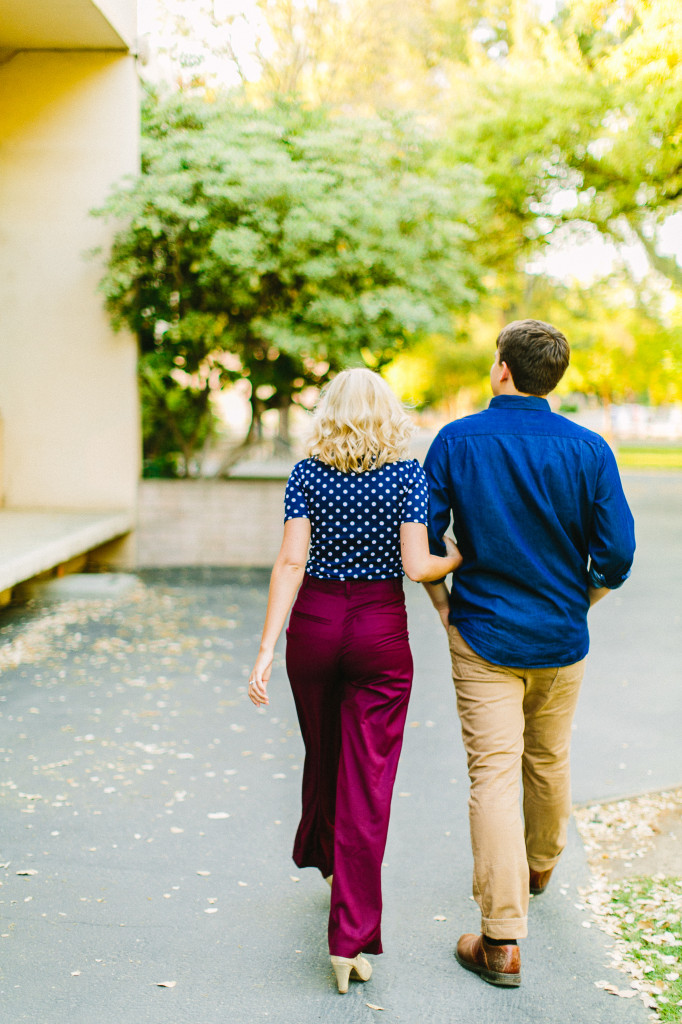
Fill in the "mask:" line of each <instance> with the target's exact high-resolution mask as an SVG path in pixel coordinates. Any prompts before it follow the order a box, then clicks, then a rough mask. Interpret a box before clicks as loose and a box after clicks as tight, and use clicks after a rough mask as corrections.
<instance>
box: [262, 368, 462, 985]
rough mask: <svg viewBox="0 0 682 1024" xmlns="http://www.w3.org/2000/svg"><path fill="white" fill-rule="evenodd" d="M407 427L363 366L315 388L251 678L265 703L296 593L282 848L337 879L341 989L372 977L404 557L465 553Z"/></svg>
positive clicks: (401, 678) (407, 671) (334, 915)
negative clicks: (298, 765) (433, 512)
mask: <svg viewBox="0 0 682 1024" xmlns="http://www.w3.org/2000/svg"><path fill="white" fill-rule="evenodd" d="M412 430H413V427H412V424H411V423H410V420H409V419H408V417H407V416H406V414H405V412H404V410H403V409H402V407H401V405H400V403H399V402H398V400H397V398H396V397H395V395H394V394H393V392H392V391H391V389H390V388H389V387H388V385H387V384H386V382H385V381H384V380H382V378H381V377H379V375H378V374H376V373H373V372H372V371H370V370H366V369H354V370H345V371H344V372H343V373H340V374H339V375H338V376H337V377H335V378H334V380H333V381H332V382H331V384H329V385H328V387H327V388H326V389H325V392H324V393H323V396H322V399H321V401H320V404H319V405H318V407H317V410H316V413H315V416H314V418H313V426H312V431H311V436H310V441H309V444H308V452H309V458H307V459H304V460H303V461H302V462H299V463H297V464H296V466H295V467H294V469H293V471H292V473H291V476H290V477H289V481H288V483H287V488H286V494H285V499H284V504H285V525H284V539H283V541H282V547H281V550H280V552H279V555H278V556H277V560H276V562H275V565H274V568H273V571H272V579H271V582H270V593H269V596H268V606H267V612H266V616H265V626H264V627H263V637H262V640H261V645H260V650H259V652H258V657H257V658H256V663H255V665H254V668H253V671H252V673H251V676H250V679H249V696H250V698H251V700H252V701H253V703H254V704H255V705H256V706H258V705H261V704H268V703H269V700H268V694H267V686H268V682H269V679H270V672H271V669H272V659H273V655H274V649H275V643H276V642H277V638H278V636H279V634H280V631H281V629H282V626H283V624H284V621H285V619H286V616H287V613H288V611H289V608H290V607H291V603H292V601H293V600H294V597H295V596H296V593H297V591H298V597H297V598H296V603H295V605H294V608H293V610H292V612H291V617H290V621H289V628H288V630H287V648H286V664H287V673H288V676H289V680H290V683H291V688H292V691H293V694H294V699H295V702H296V710H297V712H298V718H299V722H300V725H301V733H302V735H303V741H304V743H305V749H306V756H305V765H304V772H303V813H302V817H301V823H300V825H299V828H298V832H297V834H296V840H295V844H294V854H293V856H294V861H295V862H296V864H297V865H298V867H300V868H302V867H316V868H318V869H319V870H320V871H321V872H322V874H323V876H324V877H325V878H326V879H327V881H328V882H329V883H330V885H331V887H332V892H331V908H330V912H329V951H330V954H331V961H332V966H333V968H334V972H335V974H336V979H337V983H338V988H339V992H346V991H347V989H348V978H349V975H350V973H351V971H352V972H353V973H354V975H356V976H357V977H359V978H360V980H362V981H367V980H368V978H369V977H370V975H371V973H372V968H371V965H370V964H369V962H368V961H367V960H365V959H364V957H362V956H361V955H360V953H361V952H362V951H363V950H364V951H365V952H368V953H374V954H377V953H381V952H382V947H381V861H382V857H383V853H384V848H385V845H386V834H387V831H388V819H389V813H390V804H391V795H392V792H393V783H394V780H395V774H396V769H397V766H398V758H399V756H400V748H401V746H402V739H403V729H404V725H405V716H406V714H407V704H408V700H409V696H410V687H411V685H412V655H411V652H410V646H409V641H408V635H407V618H406V612H405V599H404V595H403V587H402V577H403V569H404V571H405V572H406V573H407V575H408V576H409V577H410V579H412V580H419V581H422V582H426V581H428V580H437V579H441V578H442V577H444V576H445V575H446V574H447V573H449V572H453V571H454V570H455V569H456V568H457V567H458V566H459V564H460V562H461V560H462V559H461V556H460V554H459V551H458V550H457V548H456V547H455V544H454V543H453V542H452V541H451V540H449V538H446V546H447V551H448V554H447V555H446V556H445V557H442V558H441V557H439V556H437V555H432V554H430V553H429V548H428V540H427V533H426V514H427V506H428V491H427V486H426V478H425V476H424V472H423V470H422V468H421V466H420V465H419V463H418V462H417V461H416V460H407V459H405V454H406V451H407V445H408V441H409V437H410V435H411V433H412ZM299 587H300V589H299ZM332 876H333V877H332Z"/></svg>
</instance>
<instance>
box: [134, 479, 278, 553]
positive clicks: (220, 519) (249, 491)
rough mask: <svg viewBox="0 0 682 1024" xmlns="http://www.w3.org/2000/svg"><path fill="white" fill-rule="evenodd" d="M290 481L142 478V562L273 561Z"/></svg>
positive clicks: (139, 545)
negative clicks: (286, 491)
mask: <svg viewBox="0 0 682 1024" xmlns="http://www.w3.org/2000/svg"><path fill="white" fill-rule="evenodd" d="M285 486H286V480H272V479H267V480H262V479H261V480H257V479H243V480H142V481H141V483H140V488H139V494H138V525H137V530H136V532H135V540H136V542H137V565H138V566H140V567H152V566H153V567H161V566H171V565H230V566H246V565H252V566H271V565H272V564H273V562H274V560H275V558H276V556H277V552H278V551H279V548H280V544H281V543H282V530H283V518H284V488H285Z"/></svg>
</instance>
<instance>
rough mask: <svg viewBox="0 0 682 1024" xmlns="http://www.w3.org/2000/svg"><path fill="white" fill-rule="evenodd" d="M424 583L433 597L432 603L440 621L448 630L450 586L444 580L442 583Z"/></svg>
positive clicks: (425, 588)
mask: <svg viewBox="0 0 682 1024" xmlns="http://www.w3.org/2000/svg"><path fill="white" fill-rule="evenodd" d="M422 585H423V587H424V590H425V591H426V593H427V594H428V595H429V597H430V598H431V604H432V605H433V607H434V608H435V609H436V611H437V612H438V615H439V617H440V621H441V622H442V623H443V625H444V626H445V628H446V630H447V628H448V626H449V625H450V618H449V616H450V592H449V591H448V588H447V587H446V586H445V583H444V582H442V581H441V582H440V583H424V584H422Z"/></svg>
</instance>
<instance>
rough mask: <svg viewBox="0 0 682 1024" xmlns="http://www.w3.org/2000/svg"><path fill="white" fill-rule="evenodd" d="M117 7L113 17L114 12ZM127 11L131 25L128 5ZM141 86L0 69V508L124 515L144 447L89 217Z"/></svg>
mask: <svg viewBox="0 0 682 1024" xmlns="http://www.w3.org/2000/svg"><path fill="white" fill-rule="evenodd" d="M119 6H120V5H119ZM122 10H124V11H126V12H127V15H128V21H129V20H130V15H131V14H132V17H133V18H134V10H135V7H134V3H127V4H126V5H124V8H122ZM138 110H139V102H138V79H137V73H136V68H135V60H134V57H132V56H130V55H128V54H126V53H125V52H121V53H113V52H97V51H87V50H78V51H68V52H47V51H36V52H31V51H29V50H24V51H20V52H17V53H15V54H14V55H13V56H12V57H11V58H10V59H9V60H8V61H7V62H6V63H4V64H2V65H0V195H1V196H2V231H1V232H0V321H1V322H2V327H1V329H0V365H1V366H2V373H0V417H1V418H2V421H3V425H4V444H3V450H4V459H3V462H4V471H3V472H4V485H3V486H2V487H0V493H2V492H3V491H4V499H5V503H6V505H7V506H8V507H14V508H21V507H23V508H32V509H41V508H53V509H83V510H86V509H87V510H90V509H92V510H99V509H124V508H132V507H133V506H134V503H135V499H136V490H137V481H138V478H139V461H140V454H139V452H140V439H139V409H138V398H137V382H136V345H135V342H134V340H133V339H132V338H131V337H130V336H127V335H125V334H120V335H114V334H113V332H112V331H111V328H110V327H109V323H108V320H107V318H106V315H105V313H104V310H103V307H102V297H101V295H100V294H99V293H98V292H97V282H98V279H99V277H100V275H101V269H100V267H98V266H97V265H96V264H95V263H93V262H87V261H86V260H85V259H84V253H85V251H86V250H88V249H90V248H92V247H94V246H99V245H106V242H107V239H108V238H109V236H110V229H108V228H106V227H105V226H104V224H103V223H102V222H101V221H100V220H95V219H93V218H91V217H90V216H89V211H90V209H91V208H92V207H94V206H97V205H99V204H101V203H102V201H103V200H104V198H105V196H106V195H107V193H108V192H109V190H110V187H111V185H112V184H113V183H114V182H116V181H117V180H119V179H120V178H121V177H122V176H123V175H125V174H127V173H135V172H136V171H137V168H138V160H139V153H138V147H139V123H138Z"/></svg>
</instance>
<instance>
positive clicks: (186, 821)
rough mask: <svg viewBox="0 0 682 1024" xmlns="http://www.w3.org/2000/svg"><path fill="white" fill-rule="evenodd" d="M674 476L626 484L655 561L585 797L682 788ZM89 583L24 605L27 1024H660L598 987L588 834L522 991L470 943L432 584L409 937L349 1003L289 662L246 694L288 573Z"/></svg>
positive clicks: (13, 800) (577, 746) (396, 911)
mask: <svg viewBox="0 0 682 1024" xmlns="http://www.w3.org/2000/svg"><path fill="white" fill-rule="evenodd" d="M653 479H654V478H652V477H647V478H646V479H642V478H636V477H632V478H629V479H628V489H629V492H630V494H631V497H632V501H633V506H634V509H635V513H636V515H638V518H639V520H640V523H639V538H640V553H639V559H638V570H637V573H636V575H635V577H634V578H633V579H632V580H631V581H630V582H629V583H628V585H627V588H626V589H624V590H623V591H622V592H621V595H613V596H612V597H611V598H610V599H609V600H608V601H605V602H603V603H602V605H600V606H599V607H598V608H597V609H595V619H594V624H593V634H594V649H593V655H592V661H591V663H590V670H589V673H588V678H587V680H586V684H585V688H584V693H583V697H582V703H581V709H580V714H579V717H578V721H577V725H576V733H575V743H574V763H575V776H576V797H577V798H578V799H580V800H588V799H593V798H596V797H604V796H609V795H611V794H618V795H620V794H622V793H627V792H638V791H641V790H644V789H648V788H656V787H659V786H664V785H671V784H679V783H680V781H682V764H681V763H680V748H679V721H680V688H679V686H678V685H677V680H678V675H679V671H678V666H679V664H680V654H681V653H682V652H681V651H680V630H679V615H680V606H679V601H677V600H676V598H677V595H679V586H678V578H679V573H680V568H681V566H682V557H681V555H682V544H681V541H680V539H679V536H678V535H679V530H678V522H679V506H680V502H679V499H680V496H681V495H682V478H680V477H674V478H673V477H671V478H665V479H663V480H661V481H660V482H658V481H657V489H656V491H654V488H653V486H652V481H653ZM654 494H655V495H656V497H654ZM84 582H85V583H87V586H88V588H89V589H87V590H84V591H83V592H82V593H81V594H79V592H78V590H77V589H74V588H78V586H79V585H80V583H79V581H78V580H77V579H74V580H70V581H69V580H66V581H64V583H63V584H62V587H63V588H64V589H63V590H62V592H61V597H62V598H64V601H63V602H62V603H58V604H52V605H49V606H46V607H45V608H44V609H43V610H42V611H40V610H34V611H30V610H23V611H18V612H17V611H9V612H5V613H4V614H3V616H2V618H0V640H2V641H3V642H4V647H3V648H2V650H0V667H2V668H3V669H4V671H3V678H2V686H1V688H0V714H1V717H0V791H1V792H2V810H1V812H0V813H1V818H0V822H1V824H0V862H2V865H3V867H2V868H1V869H0V881H2V883H3V884H2V888H0V964H1V974H0V1020H1V1021H2V1022H3V1024H20V1022H30V1024H92V1022H93V1021H95V1022H97V1024H252V1022H256V1021H269V1022H276V1024H314V1022H319V1021H324V1022H325V1024H341V1022H343V1024H348V1022H351V1024H364V1022H368V1021H374V1020H379V1021H381V1022H382V1024H383V1022H385V1024H389V1022H390V1024H398V1022H403V1024H526V1022H527V1024H565V1022H566V1021H575V1022H581V1024H583V1022H584V1024H644V1022H646V1021H647V1019H648V1011H647V1010H645V1008H644V1007H643V1006H642V1004H641V1003H639V1002H638V1001H637V1000H628V1001H625V1000H622V999H618V998H615V997H613V996H610V995H608V994H606V993H604V992H603V991H601V990H600V989H598V988H596V986H595V984H594V983H595V982H596V981H598V980H601V979H607V980H610V981H613V982H616V983H619V982H621V983H622V980H623V977H622V975H617V974H616V973H615V972H613V971H611V970H610V969H608V968H606V967H605V966H604V963H605V960H606V957H605V947H606V944H607V941H608V940H607V939H606V937H605V936H604V935H603V934H602V933H600V932H598V930H597V929H596V927H595V926H594V925H593V926H592V927H589V928H588V927H585V925H586V924H589V923H590V922H589V920H588V919H586V914H585V912H584V911H582V910H579V909H578V908H577V906H576V904H579V898H578V896H579V894H578V888H579V887H580V886H581V885H583V884H584V883H585V882H586V880H587V877H588V873H587V867H586V863H585V859H584V855H583V851H582V847H581V845H580V842H579V840H578V838H577V835H576V834H575V833H572V835H571V838H570V843H569V847H568V849H567V851H566V853H565V855H564V858H563V859H562V862H561V864H560V866H559V868H558V869H557V872H556V875H555V878H554V879H553V882H552V886H551V887H550V889H549V890H548V892H547V893H546V894H545V895H544V896H542V897H541V898H538V899H534V900H532V902H531V930H530V931H531V933H530V937H529V938H528V939H527V940H525V941H524V943H523V946H522V953H523V971H524V979H523V984H522V986H521V988H520V989H519V990H517V991H504V990H500V989H495V988H493V987H491V986H488V985H485V984H484V983H482V982H481V981H480V980H479V979H477V978H475V977H473V976H471V975H469V974H467V973H465V972H464V971H462V970H461V969H460V968H458V967H457V965H456V963H455V962H454V959H453V956H452V950H453V947H454V944H455V942H456V939H457V937H458V935H459V934H460V932H461V931H463V930H476V929H477V925H478V915H477V909H476V907H475V905H474V904H473V902H472V901H471V899H470V897H469V891H470V875H471V858H470V852H469V839H468V827H467V812H466V795H467V784H466V773H465V766H464V759H463V756H462V751H461V744H460V741H459V736H458V728H457V724H456V720H455V710H454V695H453V692H452V686H451V683H450V682H449V680H448V664H447V660H448V659H447V651H446V647H445V642H444V637H443V635H442V633H441V627H440V626H439V624H438V623H437V622H436V621H435V618H433V616H432V613H430V609H429V607H428V604H427V602H426V600H425V598H424V596H423V595H422V594H421V592H420V589H419V588H418V587H414V586H410V587H409V590H408V602H409V610H410V622H411V633H412V639H413V645H414V651H415V661H416V684H415V688H414V694H413V699H412V702H411V706H410V712H409V715H408V722H409V725H408V728H407V730H406V738H405V747H404V755H403V758H402V761H401V766H400V770H399V776H398V781H397V785H396V796H395V800H394V811H393V817H392V824H391V832H390V837H389V844H388V848H387V851H386V859H385V869H384V895H385V916H384V945H385V948H386V953H385V955H384V956H383V957H379V958H375V975H374V977H373V978H372V980H371V981H370V982H369V983H368V984H366V985H359V984H354V985H352V987H351V990H350V991H349V993H348V995H346V996H344V997H341V996H339V995H338V994H337V993H336V991H335V989H334V985H333V979H332V976H331V972H330V970H329V967H328V961H327V953H326V915H327V907H328V901H329V893H328V889H327V887H326V885H325V884H324V883H323V882H322V880H321V879H320V878H319V877H318V876H317V875H316V873H315V872H313V871H310V870H307V871H298V870H297V869H296V868H295V867H294V865H293V863H292V862H291V860H290V851H291V845H292V839H293V833H294V829H295V826H296V821H297V814H298V809H299V791H300V777H301V764H302V760H301V755H302V747H301V740H300V736H299V733H298V729H297V724H296V719H295V714H294V708H293V702H292V699H291V696H290V694H289V692H288V687H287V685H286V681H285V678H284V674H283V671H282V669H281V667H280V668H279V669H278V671H277V674H276V680H275V682H273V685H272V703H271V705H270V708H269V709H268V710H266V711H264V712H260V713H259V712H256V711H255V709H254V708H253V707H252V705H251V704H250V703H249V702H248V700H247V698H246V687H245V681H246V679H247V676H248V671H249V668H250V665H251V662H252V660H253V656H254V653H255V650H256V646H257V642H258V638H259V634H260V628H261V623H262V617H263V612H264V608H265V600H266V590H267V574H266V573H263V572H253V573H238V572H235V571H232V572H230V571H220V570H214V571H207V572H201V571H200V570H195V571H191V572H188V573H183V572H178V571H176V572H169V573H165V574H164V573H158V574H153V573H152V574H145V575H143V576H142V579H141V582H140V583H139V584H137V583H136V582H135V580H134V579H126V578H122V579H120V580H119V581H118V582H119V583H120V590H119V591H118V592H117V588H116V586H115V585H112V580H111V579H109V580H107V581H106V584H105V587H106V589H105V591H104V594H105V596H106V600H105V599H103V598H100V597H98V595H97V593H96V592H94V593H93V590H92V587H93V586H94V584H93V582H92V578H89V579H87V580H86V581H84ZM102 582H103V584H104V583H105V581H104V579H103V581H102ZM113 583H114V584H115V583H116V580H114V581H113ZM53 598H54V593H53ZM280 664H281V658H280ZM625 744H627V746H626V745H625ZM623 764H624V765H625V767H624V768H623V767H621V765H623ZM160 983H168V986H163V987H160ZM369 1003H371V1004H373V1005H374V1006H375V1007H378V1006H380V1007H383V1010H378V1009H372V1008H370V1006H368V1005H367V1004H369Z"/></svg>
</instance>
